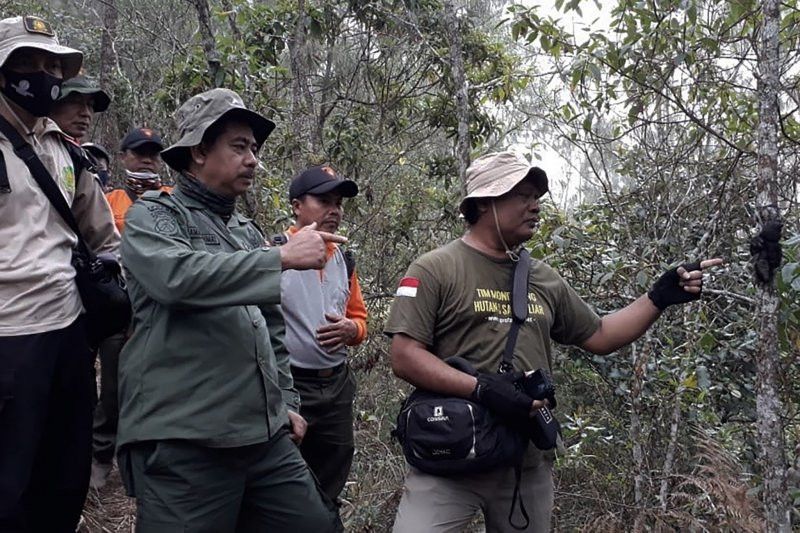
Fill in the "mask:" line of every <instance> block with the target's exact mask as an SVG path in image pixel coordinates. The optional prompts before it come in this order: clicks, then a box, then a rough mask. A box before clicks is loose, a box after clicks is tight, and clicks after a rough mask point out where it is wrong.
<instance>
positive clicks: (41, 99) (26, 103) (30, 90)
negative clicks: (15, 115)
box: [0, 69, 63, 117]
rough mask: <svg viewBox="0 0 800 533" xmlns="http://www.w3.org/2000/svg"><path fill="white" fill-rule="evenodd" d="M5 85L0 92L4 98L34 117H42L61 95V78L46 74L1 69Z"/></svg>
mask: <svg viewBox="0 0 800 533" xmlns="http://www.w3.org/2000/svg"><path fill="white" fill-rule="evenodd" d="M3 76H4V77H5V79H6V85H5V87H3V88H2V89H0V90H2V92H3V94H4V95H6V97H7V98H8V99H9V100H11V101H12V102H14V103H15V104H17V105H18V106H20V107H21V108H22V109H24V110H25V111H27V112H28V113H30V114H31V115H33V116H34V117H44V116H46V115H47V114H48V113H50V110H51V109H52V107H53V104H54V103H55V101H56V98H58V95H59V94H60V93H61V82H62V81H63V80H62V79H61V78H56V77H55V76H51V75H50V74H48V73H47V72H43V71H41V70H40V71H38V72H29V73H25V74H23V73H20V72H14V71H13V70H8V69H3Z"/></svg>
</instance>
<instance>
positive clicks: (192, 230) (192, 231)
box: [189, 226, 221, 246]
mask: <svg viewBox="0 0 800 533" xmlns="http://www.w3.org/2000/svg"><path fill="white" fill-rule="evenodd" d="M189 238H190V239H203V242H204V243H205V244H210V245H212V246H219V245H220V244H221V241H220V240H219V237H217V236H216V235H214V234H213V233H200V229H198V228H197V226H189Z"/></svg>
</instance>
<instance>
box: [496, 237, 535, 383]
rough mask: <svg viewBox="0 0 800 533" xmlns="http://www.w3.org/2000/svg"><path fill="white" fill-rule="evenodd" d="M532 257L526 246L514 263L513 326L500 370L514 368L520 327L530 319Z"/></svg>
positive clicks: (512, 281) (504, 370)
mask: <svg viewBox="0 0 800 533" xmlns="http://www.w3.org/2000/svg"><path fill="white" fill-rule="evenodd" d="M530 267H531V257H530V254H529V253H528V250H526V249H525V248H523V249H522V251H520V252H519V261H517V262H516V263H515V264H514V272H513V274H512V278H511V327H510V328H509V330H508V338H507V339H506V347H505V350H503V360H502V361H500V372H510V371H512V370H514V348H515V347H516V345H517V336H518V335H519V328H520V327H522V324H524V323H525V321H526V320H527V319H528V276H529V274H530Z"/></svg>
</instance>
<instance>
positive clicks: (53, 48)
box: [0, 16, 83, 80]
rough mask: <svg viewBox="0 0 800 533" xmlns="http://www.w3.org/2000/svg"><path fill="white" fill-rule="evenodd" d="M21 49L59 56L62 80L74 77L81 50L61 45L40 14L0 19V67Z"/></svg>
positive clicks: (78, 67) (79, 63)
mask: <svg viewBox="0 0 800 533" xmlns="http://www.w3.org/2000/svg"><path fill="white" fill-rule="evenodd" d="M20 48H36V49H38V50H44V51H45V52H50V53H52V54H55V55H57V56H59V58H61V70H62V75H63V78H64V79H65V80H67V79H69V78H74V77H75V76H76V75H77V74H78V72H79V71H80V70H81V65H82V64H83V52H80V51H79V50H75V49H73V48H68V47H66V46H61V45H60V44H58V38H57V37H56V33H55V32H54V31H53V28H52V26H50V23H48V22H47V21H46V20H44V19H40V18H39V17H31V16H26V17H11V18H7V19H2V20H0V67H2V66H3V65H5V64H6V61H7V60H8V58H9V56H10V55H11V54H12V53H14V51H16V50H19V49H20Z"/></svg>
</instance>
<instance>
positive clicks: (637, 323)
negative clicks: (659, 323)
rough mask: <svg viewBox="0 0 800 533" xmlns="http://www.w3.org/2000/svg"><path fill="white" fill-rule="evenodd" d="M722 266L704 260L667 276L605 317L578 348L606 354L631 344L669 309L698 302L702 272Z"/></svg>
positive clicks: (682, 266)
mask: <svg viewBox="0 0 800 533" xmlns="http://www.w3.org/2000/svg"><path fill="white" fill-rule="evenodd" d="M721 264H722V259H719V258H715V259H706V260H704V261H701V262H699V263H693V264H688V265H681V266H679V267H678V268H676V269H672V270H670V271H668V272H666V273H665V274H664V275H662V276H661V277H660V278H659V279H658V281H656V283H655V285H653V288H652V289H651V290H650V292H648V293H647V294H645V295H642V296H640V297H639V298H637V299H636V300H635V301H634V302H633V303H631V304H629V305H627V306H625V307H623V308H622V309H620V310H619V311H616V312H614V313H611V314H610V315H606V316H604V317H603V319H602V320H601V322H600V327H599V328H598V329H597V331H595V332H594V334H593V335H592V336H591V337H589V338H588V339H586V341H584V342H583V344H581V348H583V349H584V350H586V351H589V352H592V353H596V354H607V353H611V352H613V351H614V350H617V349H619V348H621V347H623V346H625V345H627V344H630V343H631V342H633V341H635V340H636V339H638V338H639V337H641V336H642V335H643V334H644V332H645V331H647V328H649V327H650V326H651V325H653V323H654V322H655V321H656V319H658V317H659V316H661V312H662V311H663V310H664V309H666V308H667V307H668V306H670V305H674V304H680V303H686V302H690V301H692V300H696V299H698V298H699V297H700V294H701V292H702V290H703V270H705V269H707V268H712V267H715V266H719V265H721Z"/></svg>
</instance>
